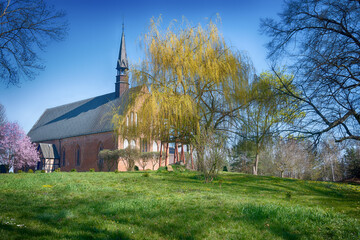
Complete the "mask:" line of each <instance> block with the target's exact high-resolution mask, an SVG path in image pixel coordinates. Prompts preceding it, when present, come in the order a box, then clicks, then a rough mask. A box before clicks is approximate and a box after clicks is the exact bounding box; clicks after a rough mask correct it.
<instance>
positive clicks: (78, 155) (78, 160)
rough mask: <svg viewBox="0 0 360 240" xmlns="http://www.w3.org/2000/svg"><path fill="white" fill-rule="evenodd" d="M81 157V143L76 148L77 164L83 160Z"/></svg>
mask: <svg viewBox="0 0 360 240" xmlns="http://www.w3.org/2000/svg"><path fill="white" fill-rule="evenodd" d="M80 158H81V154H80V147H79V145H77V146H76V150H75V160H76V166H80V160H81V159H80Z"/></svg>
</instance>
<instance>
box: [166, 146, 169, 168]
mask: <svg viewBox="0 0 360 240" xmlns="http://www.w3.org/2000/svg"><path fill="white" fill-rule="evenodd" d="M168 161H169V143H166V155H165V166H167V165H168Z"/></svg>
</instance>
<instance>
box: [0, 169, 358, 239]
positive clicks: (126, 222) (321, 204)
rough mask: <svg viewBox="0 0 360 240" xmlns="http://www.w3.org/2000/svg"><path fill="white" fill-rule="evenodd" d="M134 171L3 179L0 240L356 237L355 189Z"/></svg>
mask: <svg viewBox="0 0 360 240" xmlns="http://www.w3.org/2000/svg"><path fill="white" fill-rule="evenodd" d="M143 174H144V173H142V172H133V173H117V174H115V173H91V172H84V173H51V174H45V173H43V174H42V173H37V174H30V173H28V174H25V173H22V174H2V175H0V238H1V239H360V221H359V220H360V186H353V185H349V184H338V183H327V182H312V181H301V180H294V179H281V178H275V177H261V176H259V177H255V176H251V175H245V174H236V173H224V174H221V175H220V177H219V178H218V179H217V180H216V181H215V182H214V183H212V184H204V183H203V181H202V180H201V179H200V178H199V176H198V175H197V173H194V172H173V173H167V172H162V173H159V172H150V174H149V176H148V177H146V176H143Z"/></svg>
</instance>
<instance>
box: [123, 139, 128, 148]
mask: <svg viewBox="0 0 360 240" xmlns="http://www.w3.org/2000/svg"><path fill="white" fill-rule="evenodd" d="M128 146H129V141H128V140H127V139H125V140H124V149H125V148H127V147H128Z"/></svg>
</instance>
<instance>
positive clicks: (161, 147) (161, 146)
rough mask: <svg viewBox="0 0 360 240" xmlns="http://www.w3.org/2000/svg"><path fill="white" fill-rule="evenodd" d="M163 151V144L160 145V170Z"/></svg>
mask: <svg viewBox="0 0 360 240" xmlns="http://www.w3.org/2000/svg"><path fill="white" fill-rule="evenodd" d="M162 149H163V142H162V141H161V143H160V156H159V168H160V167H161V161H162Z"/></svg>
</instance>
